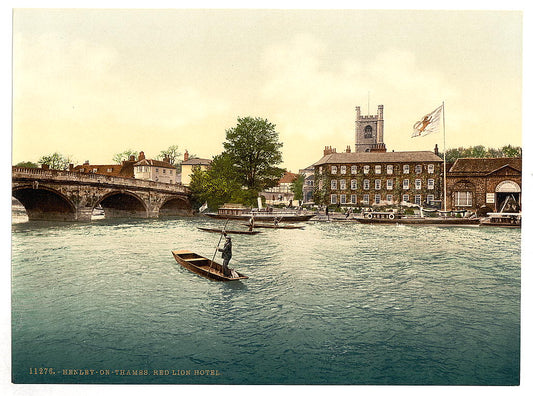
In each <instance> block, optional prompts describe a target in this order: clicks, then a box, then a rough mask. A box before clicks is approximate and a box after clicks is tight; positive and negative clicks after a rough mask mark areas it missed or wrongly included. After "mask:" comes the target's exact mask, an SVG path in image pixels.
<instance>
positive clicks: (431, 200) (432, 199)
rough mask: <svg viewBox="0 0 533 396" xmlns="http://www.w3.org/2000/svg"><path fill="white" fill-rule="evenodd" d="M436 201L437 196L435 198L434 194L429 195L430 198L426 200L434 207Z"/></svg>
mask: <svg viewBox="0 0 533 396" xmlns="http://www.w3.org/2000/svg"><path fill="white" fill-rule="evenodd" d="M434 200H435V196H434V195H433V194H428V196H427V198H426V202H427V203H428V204H429V205H432V204H433V201H434Z"/></svg>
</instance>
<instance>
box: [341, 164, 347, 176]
mask: <svg viewBox="0 0 533 396" xmlns="http://www.w3.org/2000/svg"><path fill="white" fill-rule="evenodd" d="M345 174H346V166H344V165H342V166H341V175H345Z"/></svg>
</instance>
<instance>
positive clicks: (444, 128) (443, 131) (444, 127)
mask: <svg viewBox="0 0 533 396" xmlns="http://www.w3.org/2000/svg"><path fill="white" fill-rule="evenodd" d="M442 136H443V137H444V212H445V213H446V121H445V116H444V101H442ZM445 215H446V214H445Z"/></svg>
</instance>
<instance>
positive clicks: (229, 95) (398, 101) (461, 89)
mask: <svg viewBox="0 0 533 396" xmlns="http://www.w3.org/2000/svg"><path fill="white" fill-rule="evenodd" d="M522 17H523V15H522V12H521V11H512V10H500V11H489V10H470V11H467V10H420V11H416V10H385V9H383V10H353V9H352V10H347V9H344V10H339V9H314V10H311V9H270V10H267V9H210V8H208V9H205V8H204V9H129V10H128V9H97V8H92V9H91V8H89V9H34V8H33V9H25V8H16V9H15V10H14V13H13V66H12V68H13V87H12V88H13V91H12V106H13V109H12V110H13V111H12V163H13V164H16V163H18V162H21V161H32V162H37V161H38V160H39V158H40V157H41V156H43V155H47V154H51V153H53V152H59V153H61V154H63V155H67V156H70V157H71V158H72V159H73V162H74V163H75V164H76V163H83V162H84V161H86V160H89V161H90V163H92V164H110V163H113V161H112V158H113V156H114V154H116V153H120V152H122V151H125V150H128V149H131V150H135V151H141V150H142V151H144V152H145V155H146V156H147V158H154V157H156V156H157V155H158V154H159V153H160V151H161V150H165V149H166V148H168V147H169V146H171V145H178V146H179V149H180V151H182V152H184V151H185V150H187V151H188V152H189V153H190V154H194V155H196V156H198V157H201V158H212V157H213V156H214V155H217V154H219V153H220V152H222V150H223V146H222V143H223V142H224V140H225V132H226V130H227V129H229V128H232V127H234V126H236V125H237V119H238V118H239V117H246V116H251V117H261V118H266V119H267V120H268V121H270V122H271V123H273V124H275V126H276V131H277V132H278V133H279V140H280V141H281V142H282V143H283V159H284V163H283V164H282V165H283V166H284V167H286V168H287V169H288V170H289V171H292V172H297V171H298V170H299V169H302V168H305V167H307V166H309V165H311V164H312V163H314V162H316V161H318V160H319V159H320V158H321V157H322V155H323V150H324V147H325V146H333V147H335V148H337V151H338V152H341V151H344V150H345V149H346V146H348V145H350V146H351V148H352V149H353V147H354V143H355V107H356V106H360V107H361V111H362V114H364V115H366V114H377V106H378V105H383V106H384V119H385V121H384V124H385V129H384V141H385V143H386V145H387V149H388V150H389V151H391V150H395V151H410V150H433V148H434V147H435V144H438V145H439V147H440V148H441V149H442V148H443V146H444V134H443V133H439V134H432V135H428V136H426V137H419V138H411V132H412V126H413V124H414V123H415V122H416V121H418V120H419V119H420V118H421V117H422V116H423V115H424V114H426V113H429V112H431V111H432V110H434V109H435V108H436V107H438V106H439V105H441V104H442V103H444V104H445V131H446V134H445V135H446V136H445V137H446V148H453V147H460V146H463V147H468V146H473V145H484V146H486V147H501V146H504V145H507V144H511V145H521V144H522V113H521V111H522V93H523V92H522V44H523V43H522Z"/></svg>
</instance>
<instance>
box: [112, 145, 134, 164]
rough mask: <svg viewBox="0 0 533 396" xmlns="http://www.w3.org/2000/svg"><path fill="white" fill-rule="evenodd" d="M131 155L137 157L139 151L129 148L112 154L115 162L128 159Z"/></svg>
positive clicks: (119, 162) (118, 162)
mask: <svg viewBox="0 0 533 396" xmlns="http://www.w3.org/2000/svg"><path fill="white" fill-rule="evenodd" d="M132 155H133V156H134V157H135V158H137V157H138V155H139V152H138V151H134V150H131V149H129V150H126V151H123V152H122V153H117V154H115V155H114V156H113V162H115V163H117V164H121V163H122V161H128V160H129V159H130V157H131V156H132Z"/></svg>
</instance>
